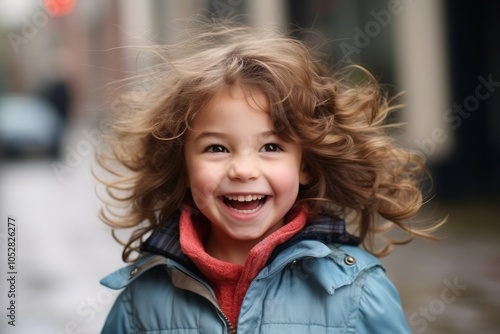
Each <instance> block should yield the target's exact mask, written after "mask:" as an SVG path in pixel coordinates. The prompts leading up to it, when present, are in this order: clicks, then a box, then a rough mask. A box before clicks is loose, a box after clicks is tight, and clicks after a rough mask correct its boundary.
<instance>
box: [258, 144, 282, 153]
mask: <svg viewBox="0 0 500 334" xmlns="http://www.w3.org/2000/svg"><path fill="white" fill-rule="evenodd" d="M281 150H282V149H281V147H280V146H279V145H278V144H274V143H269V144H266V145H264V146H262V148H261V151H263V152H279V151H281Z"/></svg>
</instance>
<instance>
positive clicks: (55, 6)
mask: <svg viewBox="0 0 500 334" xmlns="http://www.w3.org/2000/svg"><path fill="white" fill-rule="evenodd" d="M75 4H76V0H45V8H46V9H47V11H48V12H49V13H50V14H52V15H54V16H62V15H66V14H68V13H69V12H71V11H72V10H73V8H74V7H75Z"/></svg>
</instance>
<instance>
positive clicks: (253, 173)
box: [228, 154, 260, 182]
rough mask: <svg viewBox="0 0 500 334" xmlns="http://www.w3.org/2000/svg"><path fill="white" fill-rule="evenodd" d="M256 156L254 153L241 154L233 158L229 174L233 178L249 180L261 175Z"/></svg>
mask: <svg viewBox="0 0 500 334" xmlns="http://www.w3.org/2000/svg"><path fill="white" fill-rule="evenodd" d="M259 174H260V172H259V168H258V164H257V161H256V158H255V157H254V156H253V155H252V154H239V155H236V156H234V157H233V158H232V159H231V162H230V165H229V170H228V176H229V178H230V179H232V180H238V181H241V182H247V181H250V180H252V179H257V178H258V177H259Z"/></svg>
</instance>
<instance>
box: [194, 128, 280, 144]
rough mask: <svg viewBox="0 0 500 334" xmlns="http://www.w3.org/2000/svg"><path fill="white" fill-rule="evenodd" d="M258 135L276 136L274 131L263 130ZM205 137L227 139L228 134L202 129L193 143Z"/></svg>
mask: <svg viewBox="0 0 500 334" xmlns="http://www.w3.org/2000/svg"><path fill="white" fill-rule="evenodd" d="M258 136H259V137H263V138H268V137H273V136H277V133H276V131H264V132H261V133H259V134H258ZM207 137H213V138H220V139H227V137H228V135H227V134H225V133H224V132H215V131H203V132H202V133H200V134H199V135H197V136H196V137H194V139H193V143H196V142H198V141H200V140H202V139H204V138H207Z"/></svg>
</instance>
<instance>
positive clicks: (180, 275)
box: [171, 267, 237, 334]
mask: <svg viewBox="0 0 500 334" xmlns="http://www.w3.org/2000/svg"><path fill="white" fill-rule="evenodd" d="M171 277H172V283H173V284H174V286H176V287H177V288H180V289H183V290H188V291H191V292H194V293H196V294H197V295H199V296H200V297H203V298H205V299H206V300H208V301H209V302H210V303H211V304H212V305H213V306H214V307H215V308H216V309H217V311H219V313H220V315H221V316H222V318H223V319H224V321H225V323H226V326H227V329H228V333H229V334H236V333H237V332H236V327H235V326H234V325H233V324H232V323H231V321H230V320H229V318H228V317H227V315H225V314H224V312H223V311H222V309H221V307H220V305H219V303H218V302H217V298H215V295H214V293H213V292H212V290H211V289H210V287H209V286H208V285H206V284H205V283H204V282H203V281H201V280H200V279H199V278H197V277H196V276H195V275H193V274H190V273H188V271H186V270H185V269H183V268H182V269H181V268H179V267H177V268H176V269H174V270H173V271H172V275H171ZM200 288H201V289H200Z"/></svg>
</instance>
